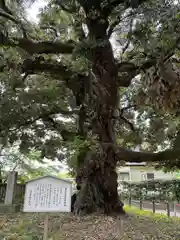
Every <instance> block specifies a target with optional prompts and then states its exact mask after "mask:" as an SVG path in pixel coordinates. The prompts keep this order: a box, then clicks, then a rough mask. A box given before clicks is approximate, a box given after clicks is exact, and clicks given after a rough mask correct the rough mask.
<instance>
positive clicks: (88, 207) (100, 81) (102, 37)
mask: <svg viewBox="0 0 180 240" xmlns="http://www.w3.org/2000/svg"><path fill="white" fill-rule="evenodd" d="M87 25H88V28H89V40H90V41H94V40H95V41H96V43H97V45H96V46H95V47H94V48H91V57H90V61H91V62H92V71H93V74H94V76H95V84H94V83H93V82H91V83H90V84H91V85H92V89H91V90H92V91H91V92H89V98H88V100H87V104H86V105H87V108H86V115H88V121H90V123H91V127H92V134H93V136H94V138H95V139H96V140H97V143H98V147H97V149H93V150H92V151H89V152H88V153H87V155H86V157H85V159H84V161H83V163H82V164H81V166H80V169H79V171H78V175H79V179H80V182H81V187H82V188H81V190H80V193H79V196H78V197H77V201H76V204H75V211H76V212H78V213H92V212H101V213H105V214H111V213H115V212H116V213H120V214H121V213H124V211H123V204H122V203H121V201H120V199H119V196H118V192H117V174H116V163H117V160H116V157H115V154H114V152H113V149H112V148H111V147H105V144H102V143H107V142H108V143H112V144H116V134H115V124H116V121H115V114H116V111H117V109H118V107H119V95H118V92H119V88H118V69H117V65H116V61H115V59H114V56H113V51H112V47H111V44H110V41H109V39H108V37H107V33H106V32H107V28H108V25H109V23H108V20H107V18H106V17H105V16H104V15H101V13H100V14H98V15H97V18H96V19H87ZM94 87H95V89H94ZM93 91H94V92H95V94H94V93H92V92H93ZM90 109H91V111H90ZM89 112H91V113H93V114H89Z"/></svg>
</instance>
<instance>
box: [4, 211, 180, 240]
mask: <svg viewBox="0 0 180 240" xmlns="http://www.w3.org/2000/svg"><path fill="white" fill-rule="evenodd" d="M43 219H44V214H23V213H22V214H13V215H12V214H9V215H4V216H2V215H1V216H0V239H2V240H3V239H4V240H13V239H14V240H41V239H42V235H43V223H44V222H43ZM49 223H50V224H49V225H50V231H49V235H50V238H49V239H51V240H74V239H75V240H86V239H87V240H121V239H122V240H128V239H132V240H144V239H145V240H155V239H161V240H166V239H171V240H180V225H179V223H178V222H175V221H172V222H171V221H170V222H166V221H164V220H154V219H151V218H147V217H142V216H135V215H130V216H128V217H107V216H102V215H101V216H97V215H91V216H86V217H75V216H72V215H65V214H50V216H49Z"/></svg>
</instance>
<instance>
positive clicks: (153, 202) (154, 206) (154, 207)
mask: <svg viewBox="0 0 180 240" xmlns="http://www.w3.org/2000/svg"><path fill="white" fill-rule="evenodd" d="M152 204H153V213H155V212H156V205H155V200H154V199H153V200H152Z"/></svg>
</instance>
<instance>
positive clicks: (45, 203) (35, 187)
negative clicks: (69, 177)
mask: <svg viewBox="0 0 180 240" xmlns="http://www.w3.org/2000/svg"><path fill="white" fill-rule="evenodd" d="M71 193H72V183H71V182H68V181H66V180H63V179H59V178H55V177H50V176H47V177H42V178H39V179H36V180H32V181H29V182H28V183H27V185H26V191H25V199H24V212H70V211H71Z"/></svg>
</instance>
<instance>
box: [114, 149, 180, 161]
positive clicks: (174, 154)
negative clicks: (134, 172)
mask: <svg viewBox="0 0 180 240" xmlns="http://www.w3.org/2000/svg"><path fill="white" fill-rule="evenodd" d="M114 149H115V152H116V156H117V157H118V159H119V160H124V161H125V162H136V163H141V162H150V163H151V162H152V163H158V162H164V161H177V159H179V161H180V149H168V150H165V151H160V152H157V153H150V152H135V151H131V150H128V149H124V148H120V147H115V148H114Z"/></svg>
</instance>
